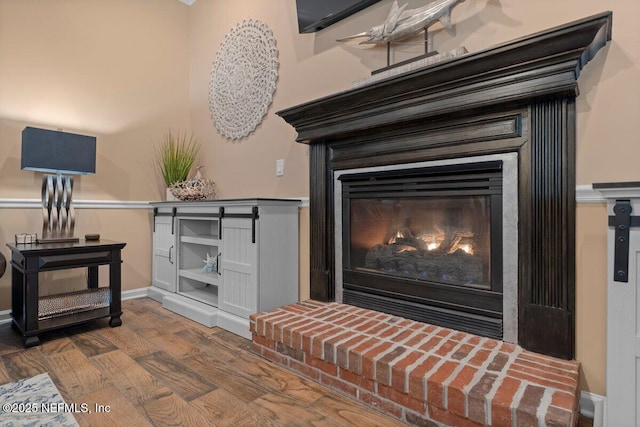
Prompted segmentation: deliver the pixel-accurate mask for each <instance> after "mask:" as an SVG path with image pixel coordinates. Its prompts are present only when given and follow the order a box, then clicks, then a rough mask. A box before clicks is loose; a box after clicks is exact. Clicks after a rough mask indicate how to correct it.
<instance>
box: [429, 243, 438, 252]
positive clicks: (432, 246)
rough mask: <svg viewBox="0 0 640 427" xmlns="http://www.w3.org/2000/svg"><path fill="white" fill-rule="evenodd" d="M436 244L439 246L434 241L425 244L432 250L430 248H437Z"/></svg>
mask: <svg viewBox="0 0 640 427" xmlns="http://www.w3.org/2000/svg"><path fill="white" fill-rule="evenodd" d="M438 246H440V245H438V244H437V243H436V242H432V243H429V244H428V245H427V250H430V251H432V250H434V249H437V248H438Z"/></svg>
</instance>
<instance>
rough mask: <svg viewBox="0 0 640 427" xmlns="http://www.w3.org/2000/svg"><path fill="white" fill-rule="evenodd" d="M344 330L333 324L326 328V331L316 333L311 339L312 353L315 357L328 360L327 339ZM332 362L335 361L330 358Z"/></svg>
mask: <svg viewBox="0 0 640 427" xmlns="http://www.w3.org/2000/svg"><path fill="white" fill-rule="evenodd" d="M343 331H344V329H342V328H340V327H337V326H332V327H331V328H330V329H328V330H326V331H325V332H323V333H321V334H318V335H315V336H314V337H313V338H312V340H311V355H312V356H313V357H317V358H318V359H323V360H326V359H325V357H324V342H325V340H326V339H328V338H330V337H333V336H334V335H338V334H340V333H341V332H343ZM332 359H333V357H332ZM330 362H333V360H330Z"/></svg>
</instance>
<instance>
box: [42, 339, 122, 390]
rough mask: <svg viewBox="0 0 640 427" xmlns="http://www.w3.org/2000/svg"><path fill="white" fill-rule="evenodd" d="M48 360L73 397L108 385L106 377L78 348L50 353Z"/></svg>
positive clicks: (52, 370) (52, 369)
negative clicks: (59, 352)
mask: <svg viewBox="0 0 640 427" xmlns="http://www.w3.org/2000/svg"><path fill="white" fill-rule="evenodd" d="M48 361H49V364H50V365H51V372H52V373H53V374H55V375H56V377H57V378H58V379H59V381H60V382H61V384H62V386H63V387H64V389H65V390H66V391H67V392H68V393H69V395H70V397H71V398H73V399H77V398H78V397H79V396H82V395H85V394H89V393H93V392H94V391H97V390H100V389H101V388H103V387H106V386H107V385H110V382H109V381H108V379H107V378H106V377H105V376H104V375H102V373H101V372H100V371H99V370H98V369H96V367H95V366H93V364H92V363H91V362H90V361H89V360H88V359H87V357H86V356H85V355H84V354H82V352H81V351H80V350H77V349H76V350H70V351H66V352H64V353H61V354H54V355H51V356H50V357H49V358H48ZM56 384H57V383H56Z"/></svg>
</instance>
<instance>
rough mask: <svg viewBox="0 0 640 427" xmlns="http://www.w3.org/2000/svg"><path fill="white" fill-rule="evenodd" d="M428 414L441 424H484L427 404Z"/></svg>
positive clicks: (457, 426)
mask: <svg viewBox="0 0 640 427" xmlns="http://www.w3.org/2000/svg"><path fill="white" fill-rule="evenodd" d="M428 411H429V412H428V415H429V418H431V419H432V420H434V421H438V422H440V423H442V424H445V425H448V426H455V427H482V426H483V425H484V424H479V423H476V422H475V421H471V420H469V419H467V418H465V417H461V416H459V415H456V414H452V413H451V412H447V411H446V410H445V409H442V408H438V407H436V406H431V405H429V408H428Z"/></svg>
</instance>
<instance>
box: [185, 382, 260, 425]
mask: <svg viewBox="0 0 640 427" xmlns="http://www.w3.org/2000/svg"><path fill="white" fill-rule="evenodd" d="M191 406H192V407H193V408H197V409H198V411H199V412H202V413H203V414H206V416H207V418H208V419H209V420H210V421H211V422H212V423H213V424H215V425H217V426H220V427H223V426H233V425H235V424H233V423H234V421H235V420H236V418H237V417H238V416H241V415H244V416H249V414H250V412H251V410H250V409H249V407H248V406H247V404H246V403H245V402H244V401H242V400H241V399H239V398H237V397H235V396H234V395H232V394H230V393H228V392H227V391H226V390H224V389H223V388H218V389H216V390H214V391H212V392H209V393H207V394H205V395H204V396H200V397H199V398H197V399H195V400H193V401H192V402H191Z"/></svg>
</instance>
